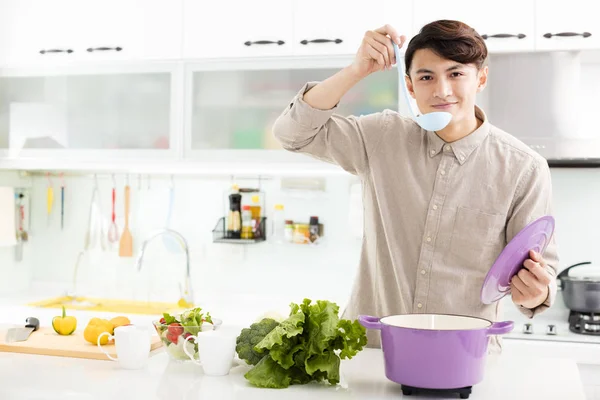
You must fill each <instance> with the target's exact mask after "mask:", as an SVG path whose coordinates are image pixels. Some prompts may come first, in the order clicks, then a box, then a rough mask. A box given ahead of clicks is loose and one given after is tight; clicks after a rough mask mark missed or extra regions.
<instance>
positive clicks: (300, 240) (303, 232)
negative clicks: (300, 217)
mask: <svg viewBox="0 0 600 400" xmlns="http://www.w3.org/2000/svg"><path fill="white" fill-rule="evenodd" d="M294 243H297V244H304V243H310V230H309V227H308V224H294Z"/></svg>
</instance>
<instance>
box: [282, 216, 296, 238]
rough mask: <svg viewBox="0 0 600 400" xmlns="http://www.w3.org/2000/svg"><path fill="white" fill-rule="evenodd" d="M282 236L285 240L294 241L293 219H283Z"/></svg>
mask: <svg viewBox="0 0 600 400" xmlns="http://www.w3.org/2000/svg"><path fill="white" fill-rule="evenodd" d="M284 236H285V241H286V242H288V243H292V242H293V241H294V221H292V220H291V219H286V220H285V229H284Z"/></svg>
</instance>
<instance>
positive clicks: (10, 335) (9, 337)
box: [6, 317, 40, 343]
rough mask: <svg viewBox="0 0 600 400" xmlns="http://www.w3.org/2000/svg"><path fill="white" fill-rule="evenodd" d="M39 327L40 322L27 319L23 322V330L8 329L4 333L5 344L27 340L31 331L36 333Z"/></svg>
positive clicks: (35, 319)
mask: <svg viewBox="0 0 600 400" xmlns="http://www.w3.org/2000/svg"><path fill="white" fill-rule="evenodd" d="M39 327H40V321H39V320H38V319H37V318H35V317H29V318H27V319H26V320H25V327H24V328H10V329H9V330H8V331H7V332H6V343H12V342H22V341H24V340H27V339H29V335H30V334H31V332H33V331H37V330H38V328H39Z"/></svg>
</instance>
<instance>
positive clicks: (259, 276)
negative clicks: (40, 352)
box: [0, 175, 360, 302]
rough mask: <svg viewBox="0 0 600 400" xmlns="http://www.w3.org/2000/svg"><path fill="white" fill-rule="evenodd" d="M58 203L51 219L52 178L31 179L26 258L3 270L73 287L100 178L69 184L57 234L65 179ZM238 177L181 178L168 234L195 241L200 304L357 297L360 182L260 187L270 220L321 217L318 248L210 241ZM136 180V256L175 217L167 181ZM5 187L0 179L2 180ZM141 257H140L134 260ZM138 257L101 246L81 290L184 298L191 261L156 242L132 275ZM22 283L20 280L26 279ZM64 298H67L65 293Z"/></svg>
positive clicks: (105, 187) (87, 261) (7, 262)
mask: <svg viewBox="0 0 600 400" xmlns="http://www.w3.org/2000/svg"><path fill="white" fill-rule="evenodd" d="M125 179H126V178H125V177H124V176H121V175H117V176H116V181H117V212H116V215H117V218H116V220H117V224H118V226H119V231H121V230H122V228H123V225H124V209H123V207H124V206H123V187H124V184H125ZM52 181H53V185H54V192H55V201H54V207H53V210H52V214H51V217H50V219H48V218H47V214H46V189H47V184H48V183H47V182H48V181H47V179H46V177H45V176H35V177H33V178H32V182H33V187H32V189H31V193H32V199H33V204H32V218H31V223H32V226H31V232H30V241H29V243H28V244H27V245H26V248H25V258H24V260H23V261H22V262H20V263H15V262H14V260H13V259H12V258H11V254H12V253H11V254H9V253H10V251H6V252H5V253H6V254H4V253H1V254H2V256H3V261H4V262H3V267H2V268H3V272H4V273H6V272H7V271H9V270H10V269H11V268H12V269H27V270H28V271H30V277H31V278H32V279H33V280H35V281H43V282H61V283H64V284H65V290H67V289H69V288H70V285H71V281H72V277H73V270H74V266H75V262H76V260H77V256H78V253H79V252H80V251H81V249H82V248H83V245H84V235H85V232H86V229H87V223H88V212H89V205H90V201H91V196H92V189H93V183H94V178H93V176H91V175H90V176H87V175H86V176H70V177H67V178H65V193H66V195H65V217H64V218H65V222H64V230H61V229H60V192H59V185H60V183H59V182H60V181H59V179H58V178H53V180H52ZM98 182H99V187H100V193H101V198H102V203H101V207H102V211H103V214H104V217H105V234H107V232H108V224H109V221H110V199H111V188H112V178H111V176H110V175H98ZM232 182H233V181H232V180H231V178H226V179H207V178H192V177H180V176H176V177H174V185H175V201H174V210H173V215H172V223H171V228H173V229H175V230H177V231H179V232H181V233H182V234H183V235H184V236H185V237H186V239H187V240H188V242H189V245H190V253H191V260H192V268H191V274H192V279H193V284H194V289H195V292H196V297H197V298H198V299H202V297H205V296H211V295H214V296H228V295H236V296H247V295H258V296H263V297H269V296H273V297H276V298H281V297H283V298H289V300H290V301H292V300H295V301H301V300H302V298H303V297H310V296H313V298H317V297H319V298H332V299H334V300H336V301H339V302H342V301H343V299H344V298H345V297H346V296H347V293H348V292H349V290H350V286H351V283H352V280H353V275H354V273H355V270H356V267H357V262H356V261H357V259H358V256H359V251H360V238H357V237H355V236H353V235H352V234H351V233H350V231H349V230H348V229H347V227H348V225H349V222H350V221H349V215H350V213H349V197H350V188H351V183H353V182H355V180H354V178H353V177H350V176H348V177H331V178H327V179H326V185H325V190H324V191H322V192H315V193H312V192H309V191H305V192H298V191H285V190H280V186H281V185H280V180H279V179H273V180H262V181H261V182H260V184H261V188H262V189H263V191H264V193H265V196H266V197H265V202H266V209H267V216H268V217H270V216H271V210H273V207H274V204H276V203H282V204H284V206H285V217H286V218H289V219H296V220H301V221H306V222H308V219H309V217H310V216H311V215H317V216H319V219H320V222H322V223H323V224H324V226H325V238H324V239H325V240H324V242H323V243H322V244H320V245H318V246H303V245H293V244H290V245H283V246H282V245H277V244H273V243H259V244H254V245H232V244H221V243H213V242H212V233H211V230H212V229H213V228H214V226H215V224H216V223H217V220H218V219H219V218H220V217H221V216H223V215H224V213H225V210H226V206H227V204H226V195H227V191H228V190H229V188H230V186H231V183H232ZM235 182H236V183H238V184H240V186H242V187H256V186H257V185H258V181H257V180H236V181H235ZM139 183H140V182H139V181H138V176H137V175H132V176H131V177H130V185H131V204H132V209H131V212H130V215H131V225H130V228H131V230H132V233H133V238H134V251H135V253H137V251H138V250H139V246H140V245H141V241H142V240H143V239H144V238H146V237H148V235H149V234H150V233H151V232H152V231H154V230H155V229H160V228H162V227H164V226H165V222H166V218H167V210H168V194H169V193H168V190H169V185H170V178H169V177H157V176H152V177H151V178H150V184H149V185H148V177H147V176H143V177H142V180H141V185H139ZM0 184H1V181H0ZM135 255H136V254H135ZM134 261H135V260H134V258H119V257H118V245H114V246H113V247H112V248H111V249H109V250H108V251H106V252H102V251H100V249H94V250H92V251H90V252H88V253H87V254H86V255H85V256H84V257H83V261H82V263H81V264H80V268H79V273H78V283H79V286H80V287H89V286H93V287H94V288H95V291H96V292H98V294H99V295H110V296H115V297H126V298H137V299H146V298H147V297H148V296H149V295H150V296H151V298H152V299H155V300H165V301H169V300H177V297H173V296H177V288H178V284H179V283H180V282H182V279H183V277H184V271H185V257H184V255H183V253H181V254H170V253H169V252H168V251H167V250H166V249H165V247H164V245H163V244H162V241H161V239H156V240H155V241H153V242H152V243H151V244H149V247H148V251H147V254H146V258H145V262H144V264H143V268H142V270H141V271H140V272H137V271H135V270H134ZM27 278H28V277H23V278H22V279H23V280H24V279H27ZM59 294H60V293H59Z"/></svg>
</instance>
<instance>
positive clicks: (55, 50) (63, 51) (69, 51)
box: [40, 49, 73, 54]
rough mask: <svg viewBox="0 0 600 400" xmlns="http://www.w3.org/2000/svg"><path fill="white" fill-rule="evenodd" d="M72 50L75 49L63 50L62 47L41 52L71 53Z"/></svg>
mask: <svg viewBox="0 0 600 400" xmlns="http://www.w3.org/2000/svg"><path fill="white" fill-rule="evenodd" d="M72 52H73V50H71V49H66V50H61V49H49V50H40V54H48V53H69V54H71V53H72Z"/></svg>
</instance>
